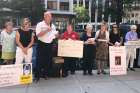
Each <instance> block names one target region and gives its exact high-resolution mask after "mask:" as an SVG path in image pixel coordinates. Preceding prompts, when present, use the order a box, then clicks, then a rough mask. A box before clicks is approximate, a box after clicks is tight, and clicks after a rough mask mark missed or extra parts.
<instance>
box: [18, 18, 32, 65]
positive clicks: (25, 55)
mask: <svg viewBox="0 0 140 93" xmlns="http://www.w3.org/2000/svg"><path fill="white" fill-rule="evenodd" d="M30 26H31V22H30V20H29V19H28V18H24V19H23V22H22V27H21V28H20V29H18V31H17V33H16V43H17V50H16V64H22V63H23V62H26V63H31V62H32V52H33V49H32V46H33V44H34V34H33V30H31V29H30Z"/></svg>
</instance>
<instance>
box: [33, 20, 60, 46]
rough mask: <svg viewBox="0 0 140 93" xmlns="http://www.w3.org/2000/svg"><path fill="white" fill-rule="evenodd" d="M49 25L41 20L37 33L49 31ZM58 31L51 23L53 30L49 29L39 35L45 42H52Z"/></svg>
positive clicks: (39, 38)
mask: <svg viewBox="0 0 140 93" xmlns="http://www.w3.org/2000/svg"><path fill="white" fill-rule="evenodd" d="M47 28H48V25H47V24H46V23H45V21H42V22H39V23H38V24H37V26H36V34H37V35H38V34H39V33H40V32H41V31H47ZM57 33H58V31H56V28H55V26H54V25H53V24H51V31H48V32H47V33H46V34H45V35H43V36H40V37H38V40H40V41H42V42H44V43H52V41H53V39H55V38H56V37H55V35H56V34H57Z"/></svg>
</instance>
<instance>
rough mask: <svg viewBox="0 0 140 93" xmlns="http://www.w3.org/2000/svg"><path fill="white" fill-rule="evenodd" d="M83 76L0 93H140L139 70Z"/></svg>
mask: <svg viewBox="0 0 140 93" xmlns="http://www.w3.org/2000/svg"><path fill="white" fill-rule="evenodd" d="M94 73H95V74H94V75H93V76H83V75H82V72H81V71H77V72H76V75H70V76H69V77H67V78H50V79H49V80H44V79H41V81H40V82H39V83H37V84H36V83H33V84H30V85H22V86H21V85H20V86H12V87H5V88H0V93H140V69H137V71H136V72H132V71H130V72H128V75H124V76H109V75H101V76H99V75H96V71H94Z"/></svg>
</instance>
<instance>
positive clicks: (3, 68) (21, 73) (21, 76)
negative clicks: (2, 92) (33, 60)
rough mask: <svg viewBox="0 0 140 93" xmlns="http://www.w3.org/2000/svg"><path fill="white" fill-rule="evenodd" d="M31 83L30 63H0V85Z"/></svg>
mask: <svg viewBox="0 0 140 93" xmlns="http://www.w3.org/2000/svg"><path fill="white" fill-rule="evenodd" d="M29 83H32V64H30V63H26V64H13V65H0V87H5V86H13V85H19V84H29Z"/></svg>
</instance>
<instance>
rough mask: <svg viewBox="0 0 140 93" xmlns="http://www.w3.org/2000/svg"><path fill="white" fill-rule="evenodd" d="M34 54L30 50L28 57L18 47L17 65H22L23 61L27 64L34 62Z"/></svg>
mask: <svg viewBox="0 0 140 93" xmlns="http://www.w3.org/2000/svg"><path fill="white" fill-rule="evenodd" d="M32 53H33V49H32V48H29V49H28V51H27V55H25V54H24V53H23V51H22V49H21V48H20V47H17V50H16V63H15V64H22V63H23V61H24V62H25V63H31V62H32Z"/></svg>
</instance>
